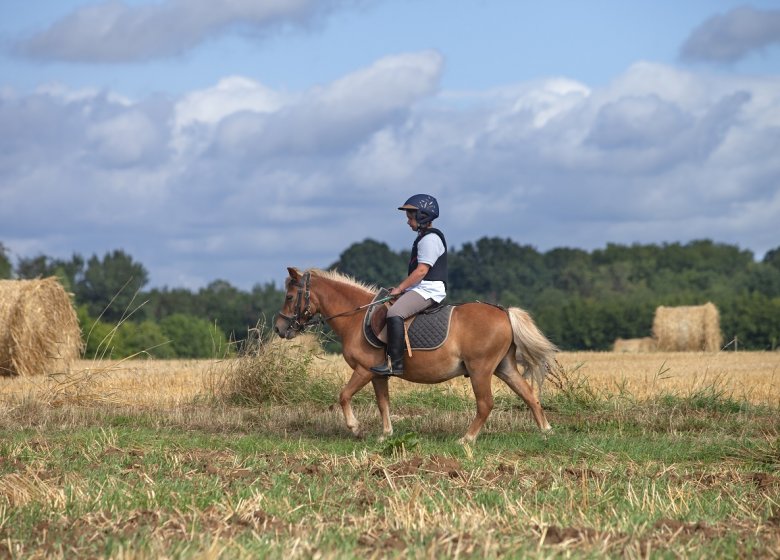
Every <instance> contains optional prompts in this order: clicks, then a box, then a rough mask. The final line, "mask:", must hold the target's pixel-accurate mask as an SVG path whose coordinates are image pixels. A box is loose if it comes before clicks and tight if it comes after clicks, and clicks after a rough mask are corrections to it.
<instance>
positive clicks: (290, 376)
mask: <svg viewBox="0 0 780 560" xmlns="http://www.w3.org/2000/svg"><path fill="white" fill-rule="evenodd" d="M319 351H320V345H319V342H318V341H317V338H316V337H315V336H314V335H308V334H305V335H301V336H298V337H297V338H295V339H292V340H282V339H278V338H275V337H274V335H273V334H272V333H267V332H265V329H264V328H263V327H258V328H255V329H251V330H250V331H249V336H248V337H247V340H246V343H245V344H244V347H243V349H242V350H241V352H240V353H239V355H238V356H237V357H236V358H234V359H231V360H228V361H225V362H221V364H220V370H219V371H217V372H216V374H217V375H216V376H215V377H216V380H215V381H216V382H215V383H213V384H212V385H213V387H212V391H213V393H214V396H215V397H217V398H218V399H223V400H225V401H227V402H229V403H232V404H241V405H259V404H298V403H302V402H315V403H321V404H331V403H333V402H335V399H336V395H337V394H338V391H339V384H338V382H337V380H335V379H328V378H326V377H323V376H313V375H312V369H313V368H312V366H313V362H314V360H315V358H316V355H317V353H319Z"/></svg>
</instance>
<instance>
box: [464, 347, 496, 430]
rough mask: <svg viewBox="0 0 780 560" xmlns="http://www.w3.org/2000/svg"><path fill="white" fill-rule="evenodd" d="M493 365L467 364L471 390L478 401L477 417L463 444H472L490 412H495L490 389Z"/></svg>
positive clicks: (472, 422)
mask: <svg viewBox="0 0 780 560" xmlns="http://www.w3.org/2000/svg"><path fill="white" fill-rule="evenodd" d="M494 364H495V362H493V364H490V365H489V366H487V367H485V366H484V364H482V365H481V366H480V365H477V364H467V365H466V369H467V370H468V372H469V375H470V377H471V388H472V389H473V390H474V397H475V398H476V400H477V415H476V416H475V417H474V420H472V421H471V424H470V425H469V429H468V430H466V435H464V436H463V437H462V438H461V440H460V441H461V443H471V442H473V441H474V440H475V439H477V436H478V435H479V432H480V430H481V429H482V426H484V425H485V422H486V421H487V419H488V416H490V411H491V410H493V390H492V389H491V387H490V381H491V377H492V375H491V373H490V372H492V370H493V367H492V366H493V365H494Z"/></svg>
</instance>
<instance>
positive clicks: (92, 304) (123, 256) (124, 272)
mask: <svg viewBox="0 0 780 560" xmlns="http://www.w3.org/2000/svg"><path fill="white" fill-rule="evenodd" d="M147 281H148V273H147V272H146V269H145V268H144V266H143V265H142V264H140V263H137V262H134V261H133V259H132V257H130V255H128V254H127V253H125V252H124V251H122V250H116V251H113V252H112V253H106V254H105V255H104V256H103V258H102V259H98V257H97V255H93V256H92V257H91V258H90V259H89V261H87V266H86V270H85V271H84V277H83V278H82V279H81V280H80V281H79V282H78V283H77V285H76V298H77V300H78V301H79V302H80V303H83V304H86V305H87V309H88V310H89V313H90V315H92V316H94V317H100V316H101V314H102V318H103V320H105V321H108V322H118V321H119V320H121V318H122V317H125V316H126V315H127V314H128V313H130V312H132V311H133V309H134V306H137V305H140V303H141V301H139V299H138V293H139V292H140V290H141V288H143V287H144V286H145V285H146V283H147Z"/></svg>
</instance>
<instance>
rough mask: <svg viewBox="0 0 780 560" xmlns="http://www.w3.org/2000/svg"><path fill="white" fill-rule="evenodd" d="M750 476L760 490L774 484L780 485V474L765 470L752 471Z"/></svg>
mask: <svg viewBox="0 0 780 560" xmlns="http://www.w3.org/2000/svg"><path fill="white" fill-rule="evenodd" d="M748 476H749V478H750V480H751V481H752V482H754V483H755V485H756V486H758V488H759V489H760V490H765V489H767V488H771V487H773V486H780V476H775V475H773V474H769V473H763V472H754V473H750V475H748Z"/></svg>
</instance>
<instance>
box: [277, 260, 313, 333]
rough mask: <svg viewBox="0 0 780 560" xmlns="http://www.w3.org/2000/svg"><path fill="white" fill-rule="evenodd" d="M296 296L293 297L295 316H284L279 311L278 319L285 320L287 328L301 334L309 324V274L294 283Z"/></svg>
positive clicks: (306, 273)
mask: <svg viewBox="0 0 780 560" xmlns="http://www.w3.org/2000/svg"><path fill="white" fill-rule="evenodd" d="M295 286H296V287H297V288H298V295H297V296H296V297H295V307H294V308H293V309H294V313H295V315H292V316H290V315H285V314H284V313H282V312H281V311H280V312H279V317H282V318H284V319H287V321H288V322H289V323H290V325H289V328H290V329H292V330H293V331H295V332H301V331H302V330H303V329H305V328H306V327H307V326H308V325H309V324H310V323H311V317H312V312H311V308H310V306H311V273H309V272H304V273H303V278H302V279H301V280H300V281H298V282H296V283H295Z"/></svg>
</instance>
